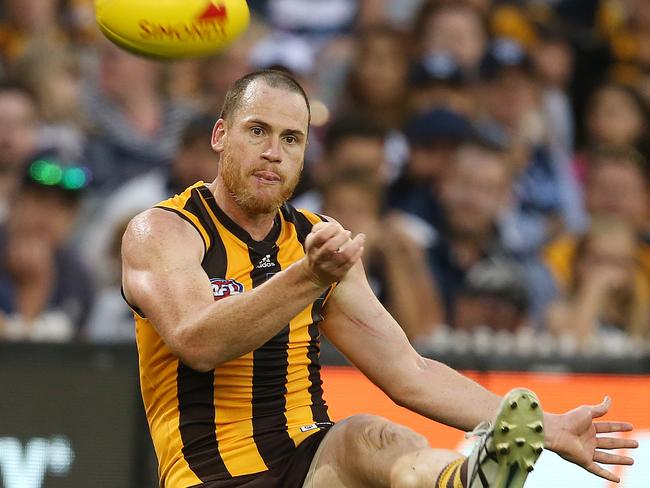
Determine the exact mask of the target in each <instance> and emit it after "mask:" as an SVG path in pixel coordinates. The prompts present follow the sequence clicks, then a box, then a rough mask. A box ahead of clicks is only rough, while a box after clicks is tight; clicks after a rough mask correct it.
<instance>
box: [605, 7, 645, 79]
mask: <svg viewBox="0 0 650 488" xmlns="http://www.w3.org/2000/svg"><path fill="white" fill-rule="evenodd" d="M600 3H601V12H600V14H601V15H600V25H599V27H600V30H601V33H602V34H603V35H604V37H605V38H606V39H607V41H608V44H609V51H610V53H611V56H612V58H613V59H612V61H613V63H612V66H611V67H610V69H609V73H610V75H611V76H612V77H613V78H614V79H615V80H617V81H618V82H620V83H624V84H630V85H634V84H636V83H637V82H638V81H639V75H640V72H641V70H642V68H643V67H644V66H650V49H648V42H650V4H648V2H647V1H644V0H612V1H609V2H600Z"/></svg>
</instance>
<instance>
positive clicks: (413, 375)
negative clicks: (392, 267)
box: [323, 263, 500, 430]
mask: <svg viewBox="0 0 650 488" xmlns="http://www.w3.org/2000/svg"><path fill="white" fill-rule="evenodd" d="M323 332H324V333H325V334H326V335H327V337H328V338H329V339H330V340H331V341H332V342H333V343H334V345H335V346H336V347H337V348H338V349H339V350H340V351H341V352H342V353H343V354H345V355H346V356H347V357H348V359H350V361H352V363H354V364H355V365H356V366H357V367H358V368H359V369H360V370H361V371H362V372H363V373H364V374H365V375H366V376H368V378H370V380H371V381H373V382H374V383H375V384H376V385H377V386H379V387H380V388H381V389H382V390H383V391H384V392H386V394H387V395H388V396H389V397H391V399H393V401H395V403H397V404H399V405H401V406H404V407H406V408H408V409H410V410H413V411H415V412H418V413H420V414H421V415H424V416H425V417H428V418H430V419H433V420H436V421H438V422H442V423H444V424H447V425H450V426H452V427H457V428H460V429H463V430H471V429H473V428H474V427H475V426H476V425H477V424H478V423H480V422H481V421H483V420H488V419H491V418H492V417H493V416H494V413H495V412H496V410H497V407H498V405H499V402H500V398H499V397H498V396H496V395H494V394H493V393H491V392H489V391H488V390H486V389H485V388H483V387H482V386H480V385H479V384H477V383H475V382H474V381H472V380H470V379H469V378H466V377H465V376H462V375H461V374H459V373H458V372H456V371H454V370H453V369H451V368H449V367H448V366H446V365H444V364H442V363H440V362H437V361H433V360H430V359H426V358H423V357H421V356H420V355H419V354H418V353H417V352H416V351H415V350H414V349H413V348H412V347H411V345H410V344H409V342H408V340H407V338H406V336H405V335H404V332H403V331H402V330H401V328H400V327H399V325H398V324H397V323H396V322H395V320H394V319H393V318H392V317H391V316H390V314H389V313H388V312H387V311H386V310H385V309H384V307H383V306H382V305H381V304H380V303H379V301H378V300H377V298H376V297H375V296H374V294H373V292H372V290H371V289H370V287H369V285H368V283H367V281H366V278H365V273H364V271H363V267H362V266H361V264H360V263H357V264H356V265H355V266H354V267H353V268H352V269H351V270H350V272H349V273H348V274H347V275H346V276H345V278H344V279H343V280H342V281H341V282H340V283H339V285H338V286H337V287H336V289H335V290H334V292H333V293H332V295H331V296H330V299H329V301H328V305H327V309H326V310H325V321H324V324H323Z"/></svg>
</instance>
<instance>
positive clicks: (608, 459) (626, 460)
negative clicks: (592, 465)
mask: <svg viewBox="0 0 650 488" xmlns="http://www.w3.org/2000/svg"><path fill="white" fill-rule="evenodd" d="M594 461H595V462H597V463H603V464H621V465H624V466H631V465H633V464H634V459H632V458H631V457H630V456H621V455H620V454H610V453H609V452H602V451H596V452H595V453H594Z"/></svg>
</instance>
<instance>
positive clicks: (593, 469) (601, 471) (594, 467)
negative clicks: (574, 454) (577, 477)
mask: <svg viewBox="0 0 650 488" xmlns="http://www.w3.org/2000/svg"><path fill="white" fill-rule="evenodd" d="M585 469H586V470H587V471H589V472H590V473H593V474H595V475H596V476H599V477H601V478H604V479H606V480H608V481H612V482H614V483H620V482H621V478H619V477H618V476H616V475H615V474H614V473H610V472H609V471H607V470H606V469H605V468H603V467H602V466H599V465H598V464H596V463H591V464H590V465H589V466H587V467H585Z"/></svg>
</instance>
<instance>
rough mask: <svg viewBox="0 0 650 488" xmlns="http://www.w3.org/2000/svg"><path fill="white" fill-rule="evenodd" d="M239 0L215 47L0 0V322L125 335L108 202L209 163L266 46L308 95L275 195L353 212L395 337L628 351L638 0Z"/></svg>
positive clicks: (76, 337) (639, 239)
mask: <svg viewBox="0 0 650 488" xmlns="http://www.w3.org/2000/svg"><path fill="white" fill-rule="evenodd" d="M206 2H207V0H206ZM249 5H250V7H251V9H252V14H253V17H252V23H251V26H250V28H249V30H248V31H247V33H246V34H245V36H244V37H243V38H241V39H239V40H238V41H237V42H235V43H234V44H233V45H232V46H231V47H230V48H229V49H228V50H226V51H224V52H223V53H221V54H219V55H216V56H213V57H209V58H203V59H197V60H186V61H176V62H158V61H153V60H149V59H145V58H141V57H136V56H133V55H131V54H128V53H126V52H125V51H122V50H120V49H119V48H117V47H115V46H114V45H112V44H111V43H109V42H108V41H106V40H105V39H104V38H103V37H102V35H101V34H100V33H99V31H98V30H97V28H96V25H95V21H94V13H93V5H92V1H91V0H5V1H4V2H2V4H1V6H0V340H7V341H23V340H28V341H56V342H62V341H91V342H128V341H133V338H134V330H133V320H132V315H131V312H130V311H129V309H128V307H127V306H126V304H125V303H124V301H123V300H122V297H121V292H120V239H121V235H122V233H123V231H124V228H125V226H126V224H127V222H128V221H129V220H130V219H131V218H132V217H133V216H134V215H135V214H137V213H138V212H140V211H142V210H144V209H145V208H148V207H149V206H151V205H153V204H155V203H157V202H158V201H161V200H163V199H165V198H167V197H168V196H170V195H172V194H174V193H176V192H180V191H182V190H183V189H184V188H185V187H187V186H189V185H191V184H193V183H194V182H196V181H198V180H203V181H206V182H208V181H211V180H212V179H213V178H214V177H215V174H216V171H217V160H216V156H215V154H214V153H213V152H212V150H211V147H210V143H209V140H210V133H211V130H212V126H213V124H214V122H215V120H216V118H217V117H218V114H219V109H220V106H221V103H222V99H223V97H224V95H225V92H226V90H227V88H228V86H229V85H230V83H231V82H232V81H234V80H235V79H237V78H238V77H240V76H242V75H243V74H245V73H247V72H249V71H251V70H254V69H263V68H272V69H281V70H284V71H287V72H289V73H291V74H293V75H294V76H295V77H296V78H297V79H298V80H299V81H300V82H301V83H302V84H303V85H304V86H305V88H306V90H307V92H308V93H309V95H310V98H311V100H312V111H313V127H312V130H311V135H310V142H309V146H308V151H307V156H306V161H305V171H304V175H303V178H302V180H301V182H300V185H299V187H298V189H297V192H296V194H295V196H294V200H293V201H292V203H293V204H294V205H295V206H296V207H298V208H307V209H309V210H312V211H316V212H319V213H323V214H326V215H329V216H332V217H334V218H335V219H337V220H338V221H339V222H341V223H342V225H344V226H345V227H346V228H349V229H350V230H352V231H353V232H355V233H357V232H364V233H365V234H366V235H367V241H366V242H367V244H366V251H365V255H364V257H363V259H364V263H365V267H366V270H367V273H368V278H369V281H370V284H371V286H372V288H373V289H374V290H375V292H376V294H377V295H378V297H379V298H380V300H381V301H382V302H383V303H384V304H385V306H386V307H387V308H388V310H389V311H390V312H391V314H393V316H394V317H395V318H396V319H397V320H398V322H399V323H400V324H401V326H402V327H403V328H404V331H405V333H406V334H407V336H408V337H409V339H411V340H412V341H413V342H414V343H415V344H418V343H426V342H427V341H430V340H432V339H431V338H432V337H439V336H440V333H441V331H445V332H446V333H448V332H449V331H452V332H453V331H456V332H458V333H462V334H465V335H467V334H471V333H474V332H477V331H481V332H480V333H481V334H484V335H485V331H486V330H487V331H491V332H490V333H489V334H488V336H489V335H490V334H495V335H502V334H512V335H514V336H517V335H522V334H523V335H525V336H526V337H529V338H530V337H533V338H534V337H536V336H540V337H541V336H544V337H553V338H557V339H558V341H559V342H558V343H562V344H565V345H566V344H570V345H571V348H572V349H571V350H574V351H575V352H576V353H579V352H581V351H589V350H594V348H600V349H599V350H601V349H602V350H604V351H606V350H607V344H609V343H613V342H611V341H618V342H617V343H620V342H621V341H623V342H625V343H629V344H630V345H631V347H641V348H646V350H650V180H649V176H650V170H649V167H648V157H650V139H649V137H648V131H649V127H650V126H649V124H648V122H649V117H650V112H649V108H650V2H649V1H647V0H518V1H516V0H513V1H505V0H399V1H394V0H392V1H391V0H251V1H249ZM477 333H478V332H477ZM603 344H605V347H604V348H603Z"/></svg>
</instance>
